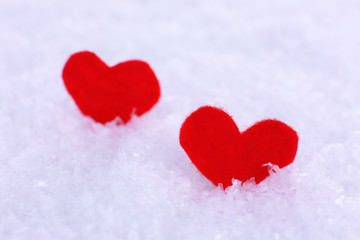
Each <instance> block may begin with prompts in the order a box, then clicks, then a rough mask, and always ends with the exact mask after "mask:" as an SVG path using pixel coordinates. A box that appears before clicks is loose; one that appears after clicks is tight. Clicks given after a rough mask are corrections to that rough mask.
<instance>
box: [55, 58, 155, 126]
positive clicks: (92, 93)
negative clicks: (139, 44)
mask: <svg viewBox="0 0 360 240" xmlns="http://www.w3.org/2000/svg"><path fill="white" fill-rule="evenodd" d="M62 77H63V79H64V83H65V86H66V89H67V90H68V92H69V93H70V95H71V96H72V97H73V99H74V101H75V103H76V104H77V106H78V107H79V109H80V110H81V112H82V113H83V114H84V115H87V116H90V117H92V118H93V119H94V120H95V121H97V122H100V123H106V122H109V121H112V120H114V119H115V118H116V117H120V118H121V120H122V121H123V122H124V123H126V122H128V121H129V120H130V119H131V115H132V114H133V113H135V114H136V115H138V116H140V115H142V114H144V113H145V112H147V111H148V110H150V109H151V108H152V106H153V105H154V104H155V103H156V102H157V101H158V99H159V97H160V85H159V82H158V80H157V78H156V76H155V73H154V72H153V70H152V69H151V67H150V66H149V65H148V64H147V63H146V62H143V61H139V60H132V61H126V62H122V63H119V64H117V65H115V66H113V67H109V66H108V65H106V64H105V63H104V62H103V61H101V59H100V58H99V57H97V56H96V55H95V54H94V53H92V52H88V51H84V52H78V53H75V54H73V55H72V56H70V58H69V60H68V61H67V62H66V64H65V67H64V69H63V74H62Z"/></svg>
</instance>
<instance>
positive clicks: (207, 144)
mask: <svg viewBox="0 0 360 240" xmlns="http://www.w3.org/2000/svg"><path fill="white" fill-rule="evenodd" d="M298 140H299V138H298V135H297V133H296V132H295V131H294V130H293V129H292V128H290V127H289V126H287V125H286V124H284V123H282V122H280V121H277V120H263V121H261V122H258V123H256V124H255V125H253V126H252V127H250V128H249V129H247V130H246V131H244V132H242V133H240V131H239V129H238V128H237V126H236V124H235V122H234V121H233V119H232V118H231V117H230V116H229V115H228V114H227V113H225V112H224V111H222V110H221V109H218V108H214V107H209V106H206V107H201V108H199V109H198V110H196V111H195V112H193V113H192V114H191V115H190V116H189V117H188V118H187V119H186V120H185V122H184V123H183V125H182V127H181V130H180V145H181V146H182V147H183V149H184V150H185V152H186V153H187V155H188V156H189V158H190V159H191V161H192V162H193V163H194V165H195V166H196V167H197V168H198V169H199V171H200V172H202V173H203V174H204V175H205V176H206V177H207V178H208V179H209V180H211V181H212V182H213V183H214V184H215V185H218V184H219V183H222V184H223V187H224V188H226V187H228V186H230V185H232V182H231V180H232V179H233V178H235V179H238V180H240V181H242V182H244V181H247V180H249V179H250V178H253V177H254V178H255V181H256V183H259V182H261V181H262V180H264V179H265V178H266V177H267V176H269V170H270V169H271V167H270V166H269V165H266V164H273V165H278V166H279V167H280V168H283V167H285V166H287V165H288V164H290V163H292V162H293V161H294V158H295V155H296V151H297V146H298Z"/></svg>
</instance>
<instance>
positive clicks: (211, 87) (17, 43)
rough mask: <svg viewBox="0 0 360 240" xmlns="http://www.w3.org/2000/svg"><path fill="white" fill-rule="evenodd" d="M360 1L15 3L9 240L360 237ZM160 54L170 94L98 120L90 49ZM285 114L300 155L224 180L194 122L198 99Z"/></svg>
mask: <svg viewBox="0 0 360 240" xmlns="http://www.w3.org/2000/svg"><path fill="white" fill-rule="evenodd" d="M359 24H360V1H358V0H302V1H293V0H273V1H267V0H258V1H245V0H224V1H220V0H206V1H199V0H191V1H190V0H182V1H180V0H179V1H177V0H176V1H165V0H164V1H146V0H132V1H115V0H114V1H89V0H87V1H85V0H77V1H76V0H72V1H67V0H66V1H65V0H62V1H58V0H56V1H55V0H31V1H30V0H19V1H13V0H1V1H0V30H1V33H0V239H4V240H8V239H9V240H12V239H17V240H25V239H26V240H31V239H36V240H42V239H47V240H48V239H51V240H57V239H61V240H67V239H76V240H77V239H87V240H92V239H94V240H95V239H96V240H98V239H105V240H107V239H109V240H110V239H126V240H136V239H139V240H140V239H141V240H146V239H167V240H168V239H196V240H201V239H204V240H205V239H206V240H209V239H214V240H221V239H226V240H229V239H230V240H231V239H262V240H263V239H266V240H271V239H274V240H279V239H293V240H296V239H359V238H360V174H359V172H360V93H359V91H360V70H359V69H360V30H359ZM81 50H90V51H94V52H95V53H96V54H98V55H99V57H101V58H102V59H103V60H104V61H105V62H107V63H108V64H109V65H115V64H116V63H118V62H121V61H125V60H129V59H142V60H145V61H147V62H148V63H149V64H150V65H151V66H152V68H153V69H154V71H155V73H156V74H157V76H158V78H159V81H160V84H161V89H162V96H161V99H160V101H159V102H158V104H157V105H156V106H155V107H154V108H153V109H152V110H151V111H149V112H148V113H146V114H145V115H143V116H141V117H139V118H133V119H132V121H131V122H130V123H129V124H127V125H124V126H116V124H115V123H109V124H107V125H105V126H104V125H101V124H97V123H95V122H94V121H93V120H91V119H90V118H87V117H84V116H83V115H82V114H81V113H80V111H79V110H78V108H77V107H76V105H75V104H74V102H73V100H72V98H71V97H70V95H69V94H68V93H67V91H66V90H65V87H64V85H63V81H62V78H61V71H62V68H63V66H64V63H65V62H66V60H67V59H68V57H69V56H70V55H71V54H72V53H75V52H77V51H81ZM203 105H213V106H217V107H221V108H223V109H224V110H226V111H227V112H228V113H229V114H230V115H231V116H232V117H233V118H234V120H235V121H236V123H237V124H238V126H239V129H240V130H245V129H246V128H248V127H249V126H251V125H252V124H253V123H254V122H256V121H259V120H262V119H266V118H276V119H279V120H281V121H283V122H285V123H287V124H288V125H290V126H292V127H293V128H294V129H295V130H296V131H297V132H298V133H299V137H300V141H299V150H298V153H297V156H296V159H295V161H294V163H293V164H291V165H290V166H288V167H286V168H284V169H281V170H279V171H278V172H277V173H276V174H272V175H271V176H270V177H269V178H267V179H266V180H265V181H263V182H262V183H261V184H259V185H256V184H254V183H253V182H248V183H245V184H244V185H243V186H242V185H241V184H240V183H239V182H237V181H235V183H234V185H233V186H232V187H229V188H228V189H226V191H223V190H221V189H220V188H218V187H215V186H214V185H212V183H211V182H210V181H208V180H207V179H206V178H205V177H204V176H203V175H202V174H201V173H200V172H199V171H198V170H197V169H196V167H195V166H194V165H193V164H192V163H191V161H190V160H189V158H188V157H187V155H186V153H185V152H184V151H183V149H182V148H181V147H180V145H179V141H178V136H179V129H180V126H181V124H182V122H183V121H184V120H185V118H186V117H187V116H188V115H189V114H190V113H191V112H192V111H194V110H196V109H197V108H198V107H200V106H203Z"/></svg>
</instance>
